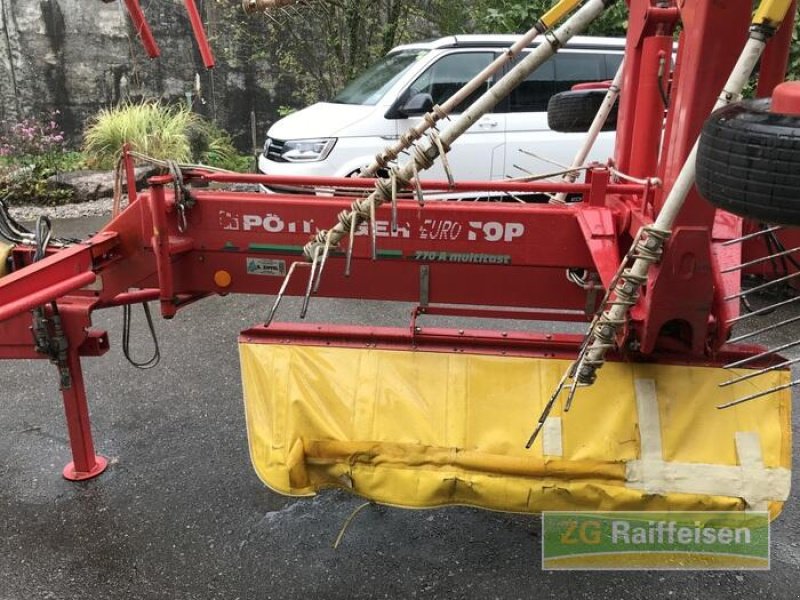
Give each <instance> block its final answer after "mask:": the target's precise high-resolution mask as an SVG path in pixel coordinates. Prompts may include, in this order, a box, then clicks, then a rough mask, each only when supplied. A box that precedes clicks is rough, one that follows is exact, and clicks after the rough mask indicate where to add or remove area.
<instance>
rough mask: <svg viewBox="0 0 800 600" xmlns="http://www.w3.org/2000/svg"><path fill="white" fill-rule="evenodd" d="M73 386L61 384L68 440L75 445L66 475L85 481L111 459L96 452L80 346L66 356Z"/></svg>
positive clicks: (65, 476) (71, 479) (69, 477)
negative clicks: (79, 352) (67, 386)
mask: <svg viewBox="0 0 800 600" xmlns="http://www.w3.org/2000/svg"><path fill="white" fill-rule="evenodd" d="M67 366H68V368H69V376H70V386H69V388H67V389H64V388H62V390H61V393H62V395H63V396H64V412H65V413H66V417H67V431H68V432H69V444H70V446H71V447H72V462H71V463H69V464H68V465H67V466H66V467H64V471H63V473H64V478H65V479H69V480H70V481H83V480H85V479H91V478H92V477H97V476H98V475H100V473H102V472H103V471H105V469H106V467H107V466H108V460H106V459H105V458H104V457H102V456H98V455H96V454H95V453H94V442H93V441H92V427H91V423H90V421H89V406H88V404H87V402H86V388H85V387H84V384H83V372H82V370H81V359H80V356H78V349H77V348H75V349H72V348H71V349H70V351H69V353H68V358H67Z"/></svg>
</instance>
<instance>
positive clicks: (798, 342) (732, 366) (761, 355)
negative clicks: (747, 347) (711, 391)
mask: <svg viewBox="0 0 800 600" xmlns="http://www.w3.org/2000/svg"><path fill="white" fill-rule="evenodd" d="M795 346H800V340H795V341H793V342H788V343H786V344H782V345H781V346H778V347H777V348H770V349H769V350H765V351H764V352H761V353H759V354H754V355H752V356H748V357H747V358H743V359H741V360H737V361H736V362H732V363H731V364H729V365H725V366H724V367H722V368H723V369H735V368H736V367H740V366H742V365H746V364H748V363H751V362H753V361H754V360H758V359H759V358H764V357H767V356H769V355H770V354H775V353H776V352H780V351H782V350H788V349H789V348H794V347H795Z"/></svg>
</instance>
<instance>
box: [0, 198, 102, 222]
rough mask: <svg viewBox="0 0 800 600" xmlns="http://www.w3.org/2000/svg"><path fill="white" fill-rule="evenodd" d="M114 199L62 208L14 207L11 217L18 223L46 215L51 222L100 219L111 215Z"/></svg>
mask: <svg viewBox="0 0 800 600" xmlns="http://www.w3.org/2000/svg"><path fill="white" fill-rule="evenodd" d="M113 203H114V201H113V199H112V198H101V199H100V200H91V201H89V202H81V203H80V204H63V205H61V206H36V205H29V206H12V207H11V208H10V212H11V216H12V217H14V218H15V219H16V220H17V221H35V220H36V219H37V218H39V216H41V215H46V216H48V217H50V219H51V220H55V219H76V218H79V217H98V216H104V215H110V214H111V207H112V206H113Z"/></svg>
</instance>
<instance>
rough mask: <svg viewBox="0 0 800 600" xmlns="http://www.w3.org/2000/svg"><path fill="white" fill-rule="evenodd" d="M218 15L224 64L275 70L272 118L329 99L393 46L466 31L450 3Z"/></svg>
mask: <svg viewBox="0 0 800 600" xmlns="http://www.w3.org/2000/svg"><path fill="white" fill-rule="evenodd" d="M217 10H218V11H219V13H220V22H221V23H222V24H223V25H222V26H221V27H225V28H227V29H226V30H225V31H222V29H221V30H220V32H219V36H220V39H222V36H223V35H224V36H225V38H224V43H223V44H221V45H220V46H219V47H220V53H221V54H222V55H223V56H224V58H225V59H226V60H227V61H228V62H229V63H231V64H240V63H247V62H249V63H255V62H258V63H259V64H268V65H270V66H271V67H272V68H271V69H270V71H271V77H270V86H271V87H272V88H273V89H274V97H275V100H276V102H275V106H276V107H280V108H279V109H277V110H276V114H275V115H274V117H275V118H277V117H279V116H281V115H282V114H287V112H288V111H291V110H296V109H299V108H303V107H305V106H307V105H309V104H311V103H314V102H318V101H320V100H325V99H329V98H331V97H333V96H334V95H335V94H336V93H337V92H338V91H340V90H341V89H342V88H343V87H344V85H345V84H346V83H347V82H348V81H350V80H351V79H353V77H355V76H356V75H357V74H359V73H361V72H362V71H363V70H364V69H365V68H366V67H367V66H369V65H370V64H372V63H374V62H375V61H376V60H377V59H378V58H380V57H382V56H383V55H384V54H386V52H388V51H389V50H391V49H392V48H393V47H395V46H397V45H398V44H402V43H407V42H412V41H418V40H420V39H424V38H431V37H436V36H439V35H442V34H448V33H463V32H464V31H465V29H464V28H465V27H467V28H468V29H467V30H469V27H470V26H469V24H468V23H466V22H465V18H464V10H463V8H462V6H461V5H460V4H458V3H454V2H450V1H448V0H380V1H378V2H371V3H364V2H362V1H360V0H337V1H336V2H309V3H308V4H307V5H299V8H297V9H291V10H285V11H276V12H274V13H272V14H271V15H270V16H269V17H267V16H264V17H259V16H257V15H256V16H251V17H246V18H245V19H244V20H243V19H242V17H241V13H242V11H241V7H240V3H238V2H234V3H230V4H229V5H225V6H222V7H218V8H217ZM265 40H269V42H265Z"/></svg>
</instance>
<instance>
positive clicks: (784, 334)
mask: <svg viewBox="0 0 800 600" xmlns="http://www.w3.org/2000/svg"><path fill="white" fill-rule="evenodd" d="M102 223H103V219H82V220H76V221H62V222H58V223H56V227H57V234H59V235H77V234H83V233H85V232H87V231H91V230H93V229H97V228H99V227H100V226H101V225H102ZM270 300H271V299H270V298H265V297H250V296H239V297H227V298H211V299H208V300H204V301H202V302H200V303H198V304H195V305H193V306H191V307H188V308H187V309H185V310H183V311H181V313H179V315H178V317H177V318H176V319H174V320H172V321H163V320H161V319H157V320H156V328H157V332H158V336H159V340H160V343H161V350H162V355H163V358H162V361H161V364H160V365H159V367H157V368H156V369H153V370H150V371H143V372H142V371H137V370H136V369H134V368H132V367H131V366H129V365H128V363H127V362H126V361H125V359H124V357H123V355H122V351H121V348H120V339H121V321H122V315H121V309H114V310H111V311H102V312H99V313H97V314H96V318H95V325H96V326H97V327H98V328H103V329H107V330H108V331H109V333H110V337H111V340H112V350H111V351H110V352H109V353H108V354H107V355H106V356H104V357H102V358H99V359H87V360H85V361H84V369H85V375H86V381H87V387H88V390H89V396H90V400H89V401H90V406H91V409H92V421H93V426H94V435H95V442H96V445H97V448H98V451H99V452H100V453H102V454H103V455H105V456H107V457H109V458H110V460H111V466H110V467H109V469H108V470H107V472H106V473H104V474H103V475H102V476H100V477H99V478H97V479H95V480H92V481H89V482H84V483H80V484H75V483H70V482H67V481H65V480H64V479H62V477H61V469H62V468H63V466H64V464H65V463H66V462H67V461H68V460H69V450H68V445H67V439H66V433H65V426H64V419H63V410H62V406H61V400H60V394H59V393H58V389H57V382H56V373H55V370H54V368H53V367H52V366H51V365H49V364H47V363H46V362H45V361H28V362H21V361H6V362H0V599H2V600H28V599H36V598H44V599H67V598H69V599H72V598H75V599H79V598H80V599H105V598H125V599H132V598H137V599H138V598H144V599H150V598H153V599H155V598H168V599H170V600H178V599H190V598H191V599H206V598H208V599H211V598H220V599H226V600H227V599H231V600H233V599H237V598H238V599H243V600H244V599H248V600H249V599H269V598H275V599H284V598H286V599H288V598H304V599H307V598H321V599H326V600H334V599H339V598H342V599H355V598H480V599H506V598H520V599H522V598H525V599H528V598H537V599H538V598H570V599H573V600H575V599H581V598H593V599H594V598H597V599H614V600H618V599H627V598H634V599H644V598H648V599H649V598H670V599H673V598H675V599H676V598H691V599H696V598H704V599H706V598H708V599H720V600H721V599H725V600H728V599H732V598H748V599H752V598H759V599H767V598H777V599H790V598H800V525H798V523H800V501H799V500H800V496H799V495H798V489H800V486H798V476H797V474H796V473H795V475H794V476H793V492H792V495H791V498H790V499H789V501H788V502H787V504H786V507H785V509H784V511H783V514H782V516H781V517H780V518H779V519H778V520H777V521H776V522H775V523H773V528H772V568H771V570H770V571H763V572H691V573H689V572H648V571H644V572H633V573H621V572H548V571H542V570H541V567H540V559H541V552H540V544H541V539H540V525H539V518H538V517H535V516H519V515H506V514H501V513H493V512H489V511H481V510H477V509H469V508H460V507H453V508H442V509H434V510H424V511H419V510H402V509H397V508H388V507H380V506H369V507H367V508H366V509H365V510H362V511H361V512H360V513H359V514H358V515H357V516H356V517H355V518H354V519H353V521H352V523H351V524H350V526H349V527H348V528H347V530H346V532H345V535H344V537H343V538H342V541H341V543H340V544H339V546H338V548H337V549H334V548H333V543H334V541H335V540H336V538H337V535H338V534H339V532H340V530H341V528H342V525H343V524H344V522H345V520H346V519H347V518H348V516H350V515H351V513H352V512H353V510H354V509H356V508H357V507H358V506H360V505H361V504H362V503H363V501H362V500H361V499H359V498H354V497H352V496H349V495H348V494H346V493H343V492H336V491H329V492H324V493H321V494H319V495H318V496H316V497H315V498H313V499H300V500H293V499H288V498H285V497H282V496H280V495H277V494H275V493H273V492H271V491H270V490H268V489H266V488H265V487H264V485H263V484H262V483H261V482H260V481H259V480H258V478H257V477H256V475H255V473H254V471H253V469H252V467H251V465H250V459H249V455H248V450H247V439H246V432H245V423H244V413H243V408H242V397H241V382H240V375H239V365H238V357H237V347H236V338H237V333H238V332H239V331H240V330H241V329H243V328H245V327H247V326H249V325H251V324H254V323H257V322H261V321H263V319H264V316H265V314H266V311H267V308H268V306H269V303H270ZM297 308H298V304H297V302H295V301H293V300H290V301H289V302H288V303H287V304H286V306H284V307H283V308H282V310H281V318H287V317H288V318H294V316H295V315H296V314H297ZM781 316H786V313H782V314H775V315H772V316H771V317H769V318H770V319H773V320H775V319H778V318H780V317H781ZM308 318H309V319H311V320H319V321H334V322H351V323H352V322H362V323H363V322H370V323H372V322H382V323H398V324H405V323H407V319H408V307H407V306H404V305H399V304H389V303H369V304H367V303H352V302H344V301H332V300H327V301H326V300H314V301H313V303H312V307H311V311H310V314H309V317H308ZM135 319H136V321H135V323H134V333H135V335H134V340H133V346H134V348H135V351H136V352H137V353H141V354H142V355H144V354H146V353H147V348H148V346H147V341H148V340H147V337H146V335H145V334H146V331H145V328H144V322H143V320H142V318H141V312H136V313H135ZM766 322H769V320H767V321H766ZM762 324H763V323H762ZM798 337H800V329H798V328H797V327H794V328H790V327H787V328H783V329H781V330H779V331H778V332H777V334H775V335H772V336H771V338H770V339H769V340H768V341H770V342H773V343H778V342H781V341H789V340H792V339H797V338H798ZM793 429H794V434H795V438H794V439H795V441H794V450H795V452H796V451H797V449H798V440H799V439H800V432H798V417H797V416H795V417H794V427H793Z"/></svg>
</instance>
